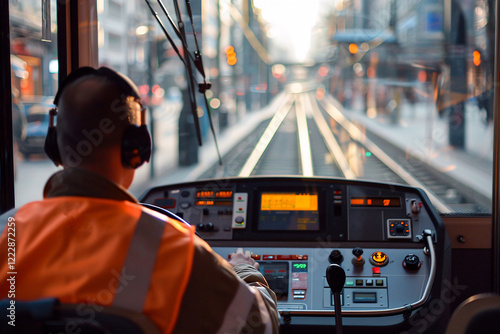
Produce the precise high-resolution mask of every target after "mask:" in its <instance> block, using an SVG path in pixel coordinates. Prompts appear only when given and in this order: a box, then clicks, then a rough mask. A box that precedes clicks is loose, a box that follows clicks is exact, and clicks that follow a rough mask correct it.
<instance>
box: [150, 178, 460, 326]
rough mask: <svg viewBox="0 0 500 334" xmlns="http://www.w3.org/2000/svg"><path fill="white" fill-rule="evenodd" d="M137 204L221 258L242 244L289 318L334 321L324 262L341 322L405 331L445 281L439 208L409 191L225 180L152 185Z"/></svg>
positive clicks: (323, 182) (446, 253)
mask: <svg viewBox="0 0 500 334" xmlns="http://www.w3.org/2000/svg"><path fill="white" fill-rule="evenodd" d="M141 201H142V202H144V203H149V204H153V205H155V206H159V207H162V208H164V209H167V210H170V211H171V212H173V213H175V214H176V215H178V216H180V217H181V218H183V219H184V220H186V221H188V222H189V223H190V224H192V225H195V226H196V230H197V233H198V234H199V235H200V236H201V237H202V238H203V239H204V240H205V241H207V242H208V243H209V244H210V245H211V247H212V248H213V249H214V250H215V251H216V252H217V253H218V254H220V255H221V256H222V257H224V258H226V259H228V258H229V256H230V254H231V253H233V252H234V251H235V249H236V248H238V247H242V248H244V249H245V250H250V251H251V252H252V257H253V258H254V259H255V260H256V261H257V262H258V263H259V270H260V271H261V272H262V274H263V275H264V277H265V278H266V280H267V282H268V284H269V286H270V287H271V288H272V290H273V291H274V292H275V293H276V296H277V298H278V309H279V310H280V312H281V314H282V316H283V319H284V320H283V321H285V323H287V324H292V325H293V324H300V323H301V322H303V321H305V323H307V321H308V320H307V319H308V317H325V318H326V319H333V318H332V317H331V315H332V314H334V309H335V308H334V298H333V294H332V290H331V289H330V286H329V284H328V281H327V279H326V268H327V267H328V266H329V265H330V264H337V265H339V266H341V268H342V269H343V270H344V271H345V274H346V281H345V284H344V287H343V289H342V291H341V294H340V297H341V298H340V304H341V307H342V316H343V317H350V320H349V319H347V320H346V321H345V323H346V324H347V325H348V326H349V325H351V326H364V325H366V326H368V322H364V321H363V318H364V317H377V316H380V317H382V318H385V319H386V320H387V321H386V322H383V323H384V326H388V325H391V326H394V325H398V324H399V325H401V326H402V327H401V328H399V330H405V328H406V327H405V326H407V325H408V319H409V318H411V317H418V312H417V310H418V309H419V308H422V307H425V305H429V303H430V302H431V301H432V300H433V299H436V298H437V299H439V297H440V291H441V290H440V289H441V285H442V284H443V283H442V282H443V280H446V279H449V270H448V269H447V268H448V265H449V263H450V260H449V259H450V251H451V245H450V243H449V240H448V238H447V236H446V233H445V230H444V226H443V223H442V221H441V219H440V217H439V215H438V214H437V212H436V211H435V210H434V209H433V207H432V205H431V203H430V201H429V199H428V198H427V196H426V195H425V194H424V193H423V192H422V191H421V190H419V189H416V188H412V187H405V186H400V185H393V184H383V183H373V182H363V181H348V180H340V179H327V178H294V177H276V178H272V177H255V178H227V179H220V180H207V181H197V182H191V183H183V184H177V185H169V186H162V187H156V188H153V189H151V190H149V191H148V192H147V193H146V194H145V195H144V196H143V197H142V198H141ZM447 277H448V278H447ZM445 308H446V307H445ZM442 316H443V317H445V316H446V312H445V311H444V312H443V313H442ZM331 321H333V320H331ZM380 321H381V320H379V322H380ZM370 323H372V322H370Z"/></svg>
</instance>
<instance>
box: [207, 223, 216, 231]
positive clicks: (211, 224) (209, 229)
mask: <svg viewBox="0 0 500 334" xmlns="http://www.w3.org/2000/svg"><path fill="white" fill-rule="evenodd" d="M205 230H206V231H213V230H215V226H214V224H213V223H207V225H205Z"/></svg>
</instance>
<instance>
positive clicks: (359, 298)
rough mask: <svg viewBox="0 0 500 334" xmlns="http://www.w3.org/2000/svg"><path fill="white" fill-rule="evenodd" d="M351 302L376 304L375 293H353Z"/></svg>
mask: <svg viewBox="0 0 500 334" xmlns="http://www.w3.org/2000/svg"><path fill="white" fill-rule="evenodd" d="M353 301H354V302H355V303H376V302H377V294H376V293H375V292H357V291H356V292H354V293H353Z"/></svg>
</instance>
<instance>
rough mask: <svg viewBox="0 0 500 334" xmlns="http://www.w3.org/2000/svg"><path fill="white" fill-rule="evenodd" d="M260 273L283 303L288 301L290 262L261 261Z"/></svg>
mask: <svg viewBox="0 0 500 334" xmlns="http://www.w3.org/2000/svg"><path fill="white" fill-rule="evenodd" d="M259 271H260V272H261V273H262V275H264V278H265V279H266V281H267V284H269V288H271V290H273V291H274V293H275V294H276V298H277V299H278V300H281V301H286V300H287V299H288V262H266V261H259Z"/></svg>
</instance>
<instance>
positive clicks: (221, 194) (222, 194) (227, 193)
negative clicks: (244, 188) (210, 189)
mask: <svg viewBox="0 0 500 334" xmlns="http://www.w3.org/2000/svg"><path fill="white" fill-rule="evenodd" d="M215 197H217V198H231V197H233V192H232V191H230V190H227V191H218V192H216V193H215Z"/></svg>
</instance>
